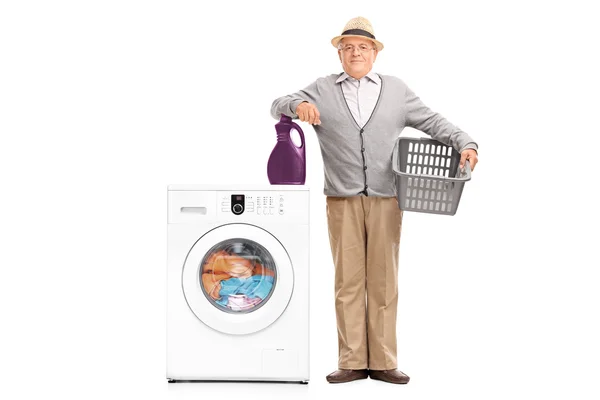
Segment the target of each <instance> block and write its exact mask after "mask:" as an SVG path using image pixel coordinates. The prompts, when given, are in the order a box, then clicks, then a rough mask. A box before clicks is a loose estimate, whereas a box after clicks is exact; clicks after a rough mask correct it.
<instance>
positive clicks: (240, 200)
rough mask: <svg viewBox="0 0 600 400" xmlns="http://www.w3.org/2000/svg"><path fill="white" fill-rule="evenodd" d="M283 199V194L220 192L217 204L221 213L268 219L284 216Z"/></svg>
mask: <svg viewBox="0 0 600 400" xmlns="http://www.w3.org/2000/svg"><path fill="white" fill-rule="evenodd" d="M285 197H286V195H285V194H284V193H273V192H265V193H261V192H253V193H252V194H244V193H225V192H220V193H219V202H220V203H221V211H222V212H223V213H233V214H234V215H241V214H253V215H260V216H265V217H268V216H277V215H284V214H285V212H286V207H285Z"/></svg>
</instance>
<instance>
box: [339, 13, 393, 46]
mask: <svg viewBox="0 0 600 400" xmlns="http://www.w3.org/2000/svg"><path fill="white" fill-rule="evenodd" d="M345 37H358V38H366V39H370V40H372V41H373V42H374V43H375V46H377V50H378V51H381V50H382V49H383V43H381V42H380V41H378V40H375V32H373V27H372V26H371V23H370V22H369V20H368V19H366V18H363V17H356V18H352V19H351V20H350V21H348V23H347V24H346V26H345V27H344V30H343V31H342V34H341V35H340V36H336V37H334V38H333V39H331V44H332V45H333V47H335V48H337V46H338V43H339V42H340V40H342V39H343V38H345Z"/></svg>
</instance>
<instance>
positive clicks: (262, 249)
mask: <svg viewBox="0 0 600 400" xmlns="http://www.w3.org/2000/svg"><path fill="white" fill-rule="evenodd" d="M182 287H183V292H184V295H185V299H186V301H187V303H188V305H189V307H190V309H191V310H192V312H193V313H194V314H195V315H196V317H198V319H199V320H200V321H202V322H203V323H205V324H206V325H208V326H209V327H211V328H213V329H215V330H217V331H219V332H223V333H228V334H233V335H245V334H250V333H254V332H258V331H260V330H262V329H265V328H266V327H268V326H269V325H271V324H272V323H274V322H275V321H276V320H277V319H278V318H279V317H280V316H281V315H282V314H283V313H284V311H285V309H286V307H287V305H288V303H289V302H290V298H291V296H292V291H293V289H294V270H293V267H292V262H291V260H290V257H289V255H288V253H287V251H286V250H285V248H284V247H283V245H282V244H281V243H280V242H279V241H278V240H277V238H275V237H274V236H273V235H272V234H271V233H269V232H267V231H266V230H264V229H262V228H259V227H257V226H255V225H249V224H227V225H222V226H219V227H217V228H214V229H212V230H211V231H209V232H207V233H206V234H205V235H204V236H202V237H201V238H200V239H198V241H197V242H196V243H195V244H194V246H193V247H192V248H191V250H190V252H189V254H188V256H187V258H186V260H185V264H184V267H183V274H182Z"/></svg>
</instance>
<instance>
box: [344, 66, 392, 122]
mask: <svg viewBox="0 0 600 400" xmlns="http://www.w3.org/2000/svg"><path fill="white" fill-rule="evenodd" d="M340 82H341V84H342V92H343V93H344V97H345V98H346V103H347V104H348V108H349V109H350V113H351V114H352V116H353V117H354V120H355V121H356V123H357V124H358V125H359V126H360V127H363V126H365V124H366V123H367V121H368V120H369V118H371V114H372V113H373V110H374V109H375V105H376V104H377V99H378V98H379V92H380V91H381V78H380V77H379V75H377V74H376V73H374V72H373V71H369V73H368V74H367V75H365V76H363V77H362V78H360V79H355V78H353V77H351V76H350V75H348V74H347V73H346V72H344V73H343V74H342V75H341V76H340V77H339V78H338V79H337V80H336V83H340Z"/></svg>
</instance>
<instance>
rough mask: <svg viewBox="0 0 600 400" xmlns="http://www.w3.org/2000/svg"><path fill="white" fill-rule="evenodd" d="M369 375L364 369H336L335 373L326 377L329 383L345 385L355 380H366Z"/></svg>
mask: <svg viewBox="0 0 600 400" xmlns="http://www.w3.org/2000/svg"><path fill="white" fill-rule="evenodd" d="M367 376H369V373H368V372H367V370H366V369H338V370H337V371H335V372H332V373H331V374H329V375H327V378H326V379H327V382H329V383H346V382H351V381H355V380H357V379H367Z"/></svg>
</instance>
